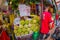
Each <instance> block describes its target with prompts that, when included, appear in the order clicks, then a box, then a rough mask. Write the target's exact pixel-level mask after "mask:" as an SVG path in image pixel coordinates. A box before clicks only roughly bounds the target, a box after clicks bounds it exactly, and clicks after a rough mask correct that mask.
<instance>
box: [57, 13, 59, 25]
mask: <svg viewBox="0 0 60 40" xmlns="http://www.w3.org/2000/svg"><path fill="white" fill-rule="evenodd" d="M58 19H59V15H58V13H56V26H57V24H58Z"/></svg>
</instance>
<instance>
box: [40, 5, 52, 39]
mask: <svg viewBox="0 0 60 40" xmlns="http://www.w3.org/2000/svg"><path fill="white" fill-rule="evenodd" d="M49 7H50V6H48V5H46V6H44V12H43V13H42V24H41V30H40V33H41V36H40V38H41V39H44V38H47V37H48V36H49V30H50V29H51V28H52V24H51V23H52V20H51V19H52V16H51V14H50V12H48V10H49Z"/></svg>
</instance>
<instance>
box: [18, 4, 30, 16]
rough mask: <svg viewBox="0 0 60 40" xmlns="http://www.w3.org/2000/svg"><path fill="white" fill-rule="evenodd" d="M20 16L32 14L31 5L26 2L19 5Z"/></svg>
mask: <svg viewBox="0 0 60 40" xmlns="http://www.w3.org/2000/svg"><path fill="white" fill-rule="evenodd" d="M19 12H20V16H30V6H26V5H25V4H21V5H19Z"/></svg>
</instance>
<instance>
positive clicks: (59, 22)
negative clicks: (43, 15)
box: [57, 16, 60, 27]
mask: <svg viewBox="0 0 60 40" xmlns="http://www.w3.org/2000/svg"><path fill="white" fill-rule="evenodd" d="M57 26H58V27H60V16H59V20H58V23H57Z"/></svg>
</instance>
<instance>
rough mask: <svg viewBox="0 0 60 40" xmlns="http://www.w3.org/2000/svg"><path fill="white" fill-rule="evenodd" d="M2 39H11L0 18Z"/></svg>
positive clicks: (0, 38)
mask: <svg viewBox="0 0 60 40" xmlns="http://www.w3.org/2000/svg"><path fill="white" fill-rule="evenodd" d="M0 40H10V37H9V36H8V35H7V33H6V31H5V29H4V28H3V23H2V21H1V20H0Z"/></svg>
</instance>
